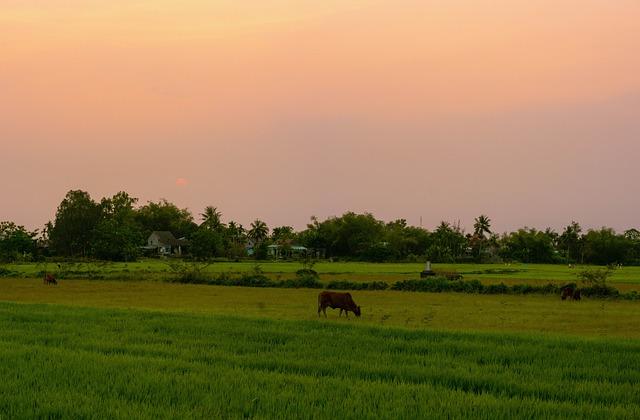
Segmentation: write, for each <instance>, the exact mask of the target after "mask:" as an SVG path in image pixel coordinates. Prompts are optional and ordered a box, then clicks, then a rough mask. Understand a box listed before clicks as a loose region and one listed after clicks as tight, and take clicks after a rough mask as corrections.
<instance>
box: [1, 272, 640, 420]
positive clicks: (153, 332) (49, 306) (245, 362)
mask: <svg viewBox="0 0 640 420" xmlns="http://www.w3.org/2000/svg"><path fill="white" fill-rule="evenodd" d="M317 294H318V290H311V289H261V288H244V287H219V286H206V285H183V284H174V283H165V282H157V281H137V282H129V281H105V280H82V279H77V280H76V279H74V280H60V282H59V284H58V285H57V286H45V285H43V284H42V282H41V281H40V280H39V279H29V278H0V331H2V334H0V378H2V381H0V396H1V397H0V419H15V418H122V419H130V418H154V419H155V418H274V419H275V418H331V417H341V418H348V419H349V418H354V419H355V418H358V419H361V418H367V419H369V418H370V419H381V418H389V419H397V418H491V419H494V418H545V419H546V418H603V419H604V418H607V419H608V418H638V417H640V367H639V366H640V303H638V302H634V301H619V300H611V301H609V300H601V299H599V300H590V299H583V300H582V301H580V302H567V301H564V302H563V301H561V300H560V299H559V298H558V297H557V296H542V295H541V296H532V295H526V296H525V295H473V294H457V293H438V294H432V293H411V292H397V291H359V292H353V293H352V294H353V296H354V299H355V300H356V302H357V303H358V304H359V305H361V306H362V311H363V316H362V317H361V318H355V317H353V315H352V316H351V317H350V318H349V319H346V318H344V317H338V313H337V311H329V314H328V315H329V316H328V317H327V318H326V319H325V318H324V317H318V316H317V312H316V311H317V303H316V302H317V301H316V298H317Z"/></svg>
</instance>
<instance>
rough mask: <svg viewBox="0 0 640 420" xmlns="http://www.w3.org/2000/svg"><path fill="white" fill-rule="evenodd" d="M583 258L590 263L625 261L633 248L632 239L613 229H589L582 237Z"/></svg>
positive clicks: (601, 263)
mask: <svg viewBox="0 0 640 420" xmlns="http://www.w3.org/2000/svg"><path fill="white" fill-rule="evenodd" d="M583 242H584V259H585V261H586V262H588V263H590V264H598V265H607V264H612V263H620V262H626V261H628V260H629V259H630V258H629V257H630V254H631V252H632V249H633V242H632V240H630V239H628V238H626V237H625V236H624V235H618V234H616V232H615V231H614V230H613V229H610V228H602V229H599V230H590V231H589V232H587V234H586V235H585V236H584V238H583Z"/></svg>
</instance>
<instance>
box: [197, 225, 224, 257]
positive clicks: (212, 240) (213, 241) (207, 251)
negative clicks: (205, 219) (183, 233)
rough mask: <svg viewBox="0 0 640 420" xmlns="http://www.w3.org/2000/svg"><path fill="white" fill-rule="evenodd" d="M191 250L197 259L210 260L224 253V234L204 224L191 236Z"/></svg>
mask: <svg viewBox="0 0 640 420" xmlns="http://www.w3.org/2000/svg"><path fill="white" fill-rule="evenodd" d="M189 239H190V241H189V250H190V253H191V255H192V256H193V257H194V258H195V259H199V260H208V259H211V258H214V257H217V256H220V255H222V254H223V239H222V234H221V233H220V232H219V231H217V230H213V229H210V228H203V227H202V226H201V227H200V228H198V229H196V231H195V232H194V233H192V234H191V237H190V238H189Z"/></svg>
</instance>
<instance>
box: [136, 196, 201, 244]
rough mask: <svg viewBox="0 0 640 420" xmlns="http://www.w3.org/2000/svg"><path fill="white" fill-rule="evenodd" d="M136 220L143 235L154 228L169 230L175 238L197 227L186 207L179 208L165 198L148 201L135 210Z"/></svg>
mask: <svg viewBox="0 0 640 420" xmlns="http://www.w3.org/2000/svg"><path fill="white" fill-rule="evenodd" d="M136 220H137V222H138V223H139V224H140V226H141V228H142V232H143V234H144V237H145V238H146V237H148V236H149V235H150V234H151V232H153V231H154V230H161V231H169V232H171V233H173V235H174V236H175V237H176V238H182V237H187V236H189V235H190V234H191V233H192V232H194V231H195V230H196V228H197V225H196V224H195V223H194V221H193V216H192V215H191V213H190V212H189V210H187V209H180V208H178V207H177V206H176V205H175V204H173V203H170V202H168V201H167V200H160V201H159V202H157V203H155V202H153V201H150V202H148V203H147V204H146V205H144V206H142V207H140V208H139V209H138V210H137V212H136Z"/></svg>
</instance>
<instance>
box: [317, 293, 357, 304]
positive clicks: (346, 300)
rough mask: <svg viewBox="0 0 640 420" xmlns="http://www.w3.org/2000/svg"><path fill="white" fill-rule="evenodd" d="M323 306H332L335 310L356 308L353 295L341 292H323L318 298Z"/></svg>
mask: <svg viewBox="0 0 640 420" xmlns="http://www.w3.org/2000/svg"><path fill="white" fill-rule="evenodd" d="M318 302H319V303H320V305H321V306H331V307H333V308H351V307H353V306H355V303H354V302H353V298H352V297H351V293H341V292H327V291H324V292H321V293H320V295H319V296H318Z"/></svg>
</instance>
